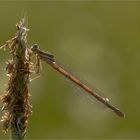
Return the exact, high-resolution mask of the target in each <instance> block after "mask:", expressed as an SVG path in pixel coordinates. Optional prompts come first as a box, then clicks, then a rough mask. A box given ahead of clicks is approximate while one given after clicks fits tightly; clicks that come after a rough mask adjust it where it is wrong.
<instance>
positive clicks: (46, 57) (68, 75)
mask: <svg viewBox="0 0 140 140" xmlns="http://www.w3.org/2000/svg"><path fill="white" fill-rule="evenodd" d="M31 51H32V52H33V53H34V54H36V55H37V56H38V57H39V58H40V59H41V60H43V61H46V62H47V63H48V64H49V65H50V66H51V67H52V68H54V69H55V70H57V71H58V72H59V73H61V74H62V75H64V76H65V77H66V78H68V79H69V80H71V81H73V82H74V83H75V84H76V85H78V86H79V87H81V88H82V89H83V90H85V91H86V92H87V93H88V94H90V95H92V96H94V97H95V98H96V99H97V100H98V101H100V102H101V103H103V104H104V105H105V106H107V107H108V108H110V109H111V110H113V111H114V112H115V113H116V114H117V115H118V116H119V117H124V116H125V115H124V113H123V112H121V111H120V110H119V109H118V108H116V107H114V106H113V105H112V104H111V103H110V101H109V99H108V98H106V97H102V96H101V95H99V94H97V93H96V92H94V91H93V90H92V89H91V88H90V87H88V86H87V85H85V84H84V83H82V82H81V81H80V80H79V79H78V78H76V77H75V76H74V75H72V74H71V73H70V72H68V71H66V70H65V69H64V68H63V67H61V66H60V65H59V64H57V63H56V62H55V59H54V56H53V55H52V54H51V53H48V52H44V51H41V50H40V49H39V46H38V45H37V44H35V45H33V46H32V47H31Z"/></svg>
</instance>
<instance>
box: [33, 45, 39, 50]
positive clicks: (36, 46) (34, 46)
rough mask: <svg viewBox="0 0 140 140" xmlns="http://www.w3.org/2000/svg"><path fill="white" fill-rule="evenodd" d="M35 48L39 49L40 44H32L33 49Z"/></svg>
mask: <svg viewBox="0 0 140 140" xmlns="http://www.w3.org/2000/svg"><path fill="white" fill-rule="evenodd" d="M35 49H39V46H38V44H34V45H32V46H31V50H35Z"/></svg>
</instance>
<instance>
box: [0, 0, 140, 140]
mask: <svg viewBox="0 0 140 140" xmlns="http://www.w3.org/2000/svg"><path fill="white" fill-rule="evenodd" d="M24 14H26V17H27V22H28V28H29V29H30V32H29V34H28V43H29V44H30V45H32V44H34V43H37V44H39V45H40V48H41V49H43V50H47V51H49V52H51V53H52V54H54V55H55V57H56V58H57V59H58V60H60V63H62V65H63V66H65V67H66V68H68V69H69V70H70V71H71V72H73V73H76V74H77V75H78V76H79V77H80V78H81V79H86V81H87V83H90V85H91V86H93V85H94V86H95V87H97V88H98V89H99V90H101V91H103V93H104V95H105V96H107V97H108V98H109V99H110V100H111V101H112V102H113V103H114V105H116V106H117V107H119V108H120V109H122V110H123V111H124V112H125V114H126V117H125V118H124V119H121V118H118V117H117V116H116V115H115V114H114V113H113V112H112V111H110V110H109V109H107V108H105V107H104V106H102V105H100V104H99V103H97V102H96V101H92V102H91V101H90V99H89V98H90V97H84V92H83V91H82V90H79V89H78V88H76V86H74V84H72V83H71V82H69V81H68V80H66V78H64V77H63V76H61V75H60V74H59V73H57V72H56V71H55V70H53V69H52V68H50V67H49V66H48V65H47V64H45V63H43V70H42V72H41V77H40V78H39V79H37V80H34V81H33V82H32V83H30V85H29V90H30V93H31V95H32V96H31V97H30V101H31V104H32V105H33V114H32V116H31V117H30V118H29V124H28V130H27V139H85V140H86V139H112V140H113V139H123V140H124V139H140V122H139V118H140V109H139V106H140V101H139V100H140V85H139V84H140V63H139V60H140V2H130V1H129V2H126V1H124V2H109V1H108V2H107V1H102V2H101V1H100V2H94V1H93V2H84V1H81V2H80V1H77V2H74V1H71V2H70V1H67V2H62V1H61V2H60V1H52V2H51V1H42V2H41V1H40V2H39V1H34V2H33V1H30V2H28V1H27V2H10V1H7V2H2V1H1V2H0V19H1V21H0V45H3V44H4V43H5V41H6V40H8V39H10V38H11V37H13V35H14V33H15V32H16V28H15V24H16V23H17V22H18V21H19V19H21V17H22V16H23V15H24ZM0 59H1V61H0V77H1V78H0V94H3V92H4V89H5V88H6V83H7V80H8V79H7V77H6V75H5V71H4V68H5V66H6V64H5V61H6V60H8V59H10V56H9V54H8V51H6V52H3V51H0ZM0 106H2V104H0ZM0 128H2V124H0ZM7 137H8V135H7V136H6V135H4V134H3V133H2V132H1V131H0V138H1V139H4V138H5V139H6V138H7Z"/></svg>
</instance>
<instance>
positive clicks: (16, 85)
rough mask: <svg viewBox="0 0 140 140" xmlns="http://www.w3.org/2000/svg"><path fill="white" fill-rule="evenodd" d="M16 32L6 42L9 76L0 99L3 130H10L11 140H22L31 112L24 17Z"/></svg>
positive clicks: (28, 56) (28, 58)
mask: <svg viewBox="0 0 140 140" xmlns="http://www.w3.org/2000/svg"><path fill="white" fill-rule="evenodd" d="M17 29H18V31H17V34H16V36H15V37H14V38H13V39H11V40H10V41H9V42H10V43H9V44H10V45H9V44H8V46H10V47H9V48H11V54H12V60H11V61H9V62H8V65H7V68H6V70H7V75H8V77H9V82H8V87H7V89H6V94H5V95H3V96H2V98H1V100H2V101H3V103H4V106H3V111H4V113H5V114H4V116H3V117H2V121H3V122H4V123H3V129H4V131H5V132H6V131H8V129H10V131H11V139H12V140H23V139H24V138H25V134H26V127H27V119H28V116H29V115H30V114H31V106H30V104H29V92H28V83H29V75H30V54H29V51H28V49H27V39H26V37H27V28H26V27H25V23H24V19H22V20H21V21H20V22H19V24H17Z"/></svg>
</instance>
